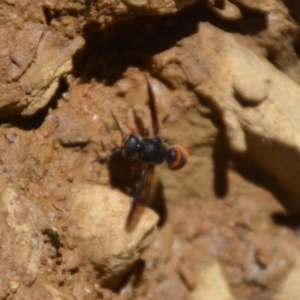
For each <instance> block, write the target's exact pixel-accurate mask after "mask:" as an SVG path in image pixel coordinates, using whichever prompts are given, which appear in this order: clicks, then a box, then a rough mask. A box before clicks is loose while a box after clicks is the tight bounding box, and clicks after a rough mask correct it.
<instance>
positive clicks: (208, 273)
mask: <svg viewBox="0 0 300 300" xmlns="http://www.w3.org/2000/svg"><path fill="white" fill-rule="evenodd" d="M192 295H193V296H192V299H193V300H207V299H218V300H234V299H235V298H234V297H233V295H232V294H231V292H230V290H229V287H228V285H227V283H226V280H225V278H224V276H223V274H222V270H221V268H220V266H219V264H218V263H217V262H216V261H212V262H210V263H207V264H201V265H199V266H197V283H196V288H195V290H194V291H193V293H192Z"/></svg>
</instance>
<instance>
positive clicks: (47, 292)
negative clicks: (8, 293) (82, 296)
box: [11, 283, 79, 300]
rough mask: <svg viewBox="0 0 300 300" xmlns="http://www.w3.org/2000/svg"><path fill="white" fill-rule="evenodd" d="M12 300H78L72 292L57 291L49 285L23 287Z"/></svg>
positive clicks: (40, 284)
mask: <svg viewBox="0 0 300 300" xmlns="http://www.w3.org/2000/svg"><path fill="white" fill-rule="evenodd" d="M11 299H12V300H39V299H47V300H77V299H79V298H77V297H75V296H73V295H72V294H71V293H70V292H68V291H65V290H63V289H61V288H60V289H57V288H56V287H54V286H52V285H51V284H48V283H37V284H34V285H33V286H31V287H21V288H20V289H19V290H18V291H17V293H16V294H15V295H13V296H12V297H11Z"/></svg>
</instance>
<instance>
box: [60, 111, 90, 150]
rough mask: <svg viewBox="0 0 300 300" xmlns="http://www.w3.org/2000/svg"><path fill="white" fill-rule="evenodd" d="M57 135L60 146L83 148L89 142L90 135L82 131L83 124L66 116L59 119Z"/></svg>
mask: <svg viewBox="0 0 300 300" xmlns="http://www.w3.org/2000/svg"><path fill="white" fill-rule="evenodd" d="M58 124H59V125H58V129H57V135H58V140H59V142H60V143H61V145H63V146H65V147H72V146H73V147H74V146H85V145H87V144H88V143H89V142H90V138H91V134H90V133H89V132H88V131H87V130H84V128H85V127H84V124H81V123H80V122H76V121H75V120H72V119H70V118H69V117H67V116H62V117H59V122H58Z"/></svg>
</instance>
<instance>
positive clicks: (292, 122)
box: [154, 23, 300, 213]
mask: <svg viewBox="0 0 300 300" xmlns="http://www.w3.org/2000/svg"><path fill="white" fill-rule="evenodd" d="M174 64H176V65H177V69H176V70H177V71H176V72H173V73H172V72H169V71H168V70H170V69H171V68H170V66H173V65H174ZM154 66H155V69H156V71H158V72H160V74H162V76H163V77H164V79H165V80H167V81H168V82H170V83H171V84H172V85H173V84H174V86H176V82H177V81H178V77H180V80H181V82H182V81H183V80H184V78H185V82H186V85H187V86H193V87H194V89H195V91H196V93H197V94H198V95H199V97H200V98H204V99H206V101H208V102H209V106H210V107H212V108H213V109H214V112H215V113H216V115H219V117H220V119H222V120H223V123H224V125H225V127H226V131H227V133H228V135H227V139H228V143H229V145H230V146H231V149H232V150H233V151H234V152H240V153H241V152H242V153H247V154H249V155H250V157H251V158H252V160H253V161H254V162H255V164H257V165H258V166H259V167H260V168H261V169H263V170H264V171H265V172H266V173H268V174H270V175H271V176H272V177H274V178H276V180H277V181H278V182H279V183H280V184H281V186H282V187H284V188H285V189H286V191H288V192H289V195H290V196H289V197H285V199H284V201H285V203H284V205H285V207H286V208H287V209H288V211H290V212H293V213H299V212H300V201H299V200H298V199H299V197H298V195H299V194H300V186H299V184H298V177H299V174H300V138H299V131H300V119H299V115H300V111H299V105H298V102H299V94H300V87H299V85H297V84H296V83H295V82H294V81H292V80H291V79H290V78H289V77H287V76H286V75H285V74H284V73H282V72H280V71H279V70H278V69H276V68H275V67H274V66H273V65H272V64H270V63H269V62H268V61H267V60H266V59H264V58H262V57H260V56H258V55H257V54H256V53H254V52H253V51H251V50H250V49H249V48H246V47H245V46H243V45H242V44H241V43H240V42H239V40H238V39H237V38H236V37H235V36H234V35H233V34H230V33H226V34H224V32H221V31H220V30H218V29H216V28H215V27H212V26H211V25H209V24H204V23H202V24H201V25H200V27H199V30H198V33H196V34H194V35H193V36H190V37H188V38H185V39H183V40H182V41H180V42H178V46H177V47H175V48H173V49H171V50H167V51H165V52H163V53H161V54H158V55H156V56H155V57H154ZM216 66H218V67H216ZM247 78H248V79H249V80H246V79H247ZM251 82H252V83H251ZM270 83H271V84H270ZM251 85H252V86H253V89H254V90H255V89H256V88H258V91H251ZM237 91H238V95H237V93H236V92H237ZM241 98H243V100H241ZM243 101H244V102H243ZM249 102H250V105H247V103H248V104H249ZM251 103H252V104H251ZM245 104H246V105H245ZM254 104H255V105H254ZM286 170H288V172H286Z"/></svg>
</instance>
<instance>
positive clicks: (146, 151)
mask: <svg viewBox="0 0 300 300" xmlns="http://www.w3.org/2000/svg"><path fill="white" fill-rule="evenodd" d="M146 79H147V80H146V82H147V90H148V96H149V108H150V113H151V121H152V129H153V135H154V136H153V137H152V138H151V137H148V136H145V134H144V135H142V134H141V133H139V132H136V133H131V134H128V135H126V136H125V135H124V133H123V131H122V128H121V126H120V124H119V122H118V120H117V118H116V117H115V115H114V114H113V112H111V115H112V117H113V119H114V121H115V123H116V125H117V127H118V129H119V131H120V133H121V137H122V142H123V143H122V146H121V147H119V148H117V149H116V150H115V151H113V152H112V153H111V154H110V155H108V156H105V157H99V158H97V161H98V162H100V163H103V162H105V161H107V160H108V159H109V158H111V157H112V156H114V155H115V154H116V153H120V152H121V153H122V154H123V155H124V156H125V157H128V158H131V159H133V160H137V161H139V162H140V163H142V164H143V165H144V170H143V173H142V176H141V179H140V183H139V185H138V187H137V190H136V192H135V194H134V197H133V205H132V208H131V211H130V213H129V216H128V220H127V228H128V227H132V226H130V223H131V220H132V218H133V216H134V215H136V210H137V207H138V204H139V203H143V204H145V203H146V202H147V201H146V200H147V191H149V185H150V183H151V177H152V174H153V170H154V167H155V165H157V164H161V163H163V162H165V163H166V164H167V165H168V167H169V168H170V169H179V168H181V167H183V166H184V165H185V164H186V162H187V160H188V157H189V154H188V151H187V150H186V149H185V148H184V147H182V146H179V145H175V146H172V147H167V145H166V144H165V139H162V138H161V137H160V136H159V126H158V118H157V111H156V105H155V97H154V94H153V91H152V88H151V86H150V83H149V81H148V78H147V77H146ZM144 131H145V130H144ZM128 225H129V226H128Z"/></svg>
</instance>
